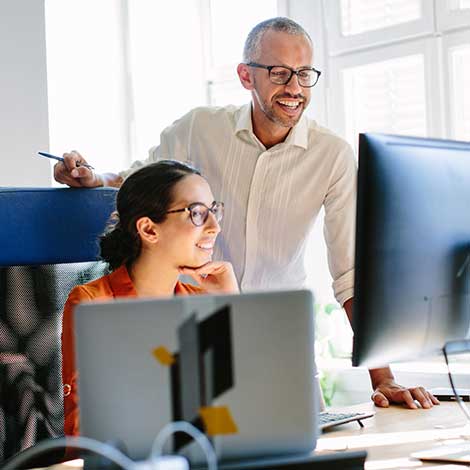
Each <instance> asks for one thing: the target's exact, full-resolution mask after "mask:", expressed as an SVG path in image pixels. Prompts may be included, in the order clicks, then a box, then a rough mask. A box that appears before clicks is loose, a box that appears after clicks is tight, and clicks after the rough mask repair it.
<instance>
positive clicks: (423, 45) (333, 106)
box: [328, 38, 444, 150]
mask: <svg viewBox="0 0 470 470" xmlns="http://www.w3.org/2000/svg"><path fill="white" fill-rule="evenodd" d="M416 54H423V56H424V75H425V77H431V78H430V79H429V80H428V81H426V82H425V86H426V90H425V97H426V98H425V99H426V105H427V112H426V114H427V115H426V128H427V132H428V133H429V134H432V135H435V136H436V137H442V136H443V135H444V129H443V122H442V119H441V117H440V116H439V113H437V112H436V111H437V109H439V100H440V97H439V95H440V92H439V93H436V92H435V90H440V89H441V88H442V80H441V79H440V74H438V73H437V74H433V73H432V71H433V70H439V69H440V66H439V62H440V61H439V57H438V54H437V51H436V50H435V48H434V47H433V40H432V38H425V39H415V40H412V41H408V42H406V43H399V44H392V45H388V46H381V47H377V48H374V49H371V50H366V51H359V52H355V53H354V54H348V55H344V56H338V57H332V58H330V67H329V70H330V88H329V89H328V116H329V117H330V123H329V125H330V127H332V128H333V130H334V131H335V132H337V133H339V134H340V135H343V136H346V131H347V126H346V116H345V113H344V103H345V97H344V82H343V72H344V70H346V69H348V68H352V67H360V66H365V65H368V64H373V63H375V62H382V61H384V60H393V59H397V58H400V57H404V56H408V55H416ZM332 124H334V125H332ZM350 143H352V142H350ZM354 144H355V147H356V150H357V145H356V143H355V142H354Z"/></svg>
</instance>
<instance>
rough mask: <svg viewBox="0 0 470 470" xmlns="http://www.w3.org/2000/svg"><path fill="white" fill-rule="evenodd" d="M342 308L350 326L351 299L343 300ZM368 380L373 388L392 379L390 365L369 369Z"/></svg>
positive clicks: (351, 314)
mask: <svg viewBox="0 0 470 470" xmlns="http://www.w3.org/2000/svg"><path fill="white" fill-rule="evenodd" d="M343 308H344V310H345V312H346V315H347V316H348V319H349V323H350V324H351V326H352V316H353V299H348V300H346V302H344V305H343ZM369 375H370V381H371V384H372V390H375V389H376V388H377V387H378V386H379V385H380V384H383V383H384V382H389V381H394V380H395V377H393V374H392V371H391V370H390V367H388V366H387V367H381V368H380V369H369Z"/></svg>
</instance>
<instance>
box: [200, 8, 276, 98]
mask: <svg viewBox="0 0 470 470" xmlns="http://www.w3.org/2000/svg"><path fill="white" fill-rule="evenodd" d="M277 3H278V2H277V0H260V1H256V2H252V1H249V0H240V1H238V2H227V1H225V0H210V2H209V7H210V32H209V35H207V39H208V42H209V44H208V47H206V50H208V51H209V57H208V82H207V83H208V95H209V100H210V104H212V105H216V106H221V105H225V104H235V105H239V104H244V103H247V102H248V101H249V100H250V94H249V93H248V92H247V91H246V90H245V89H244V88H243V87H242V86H241V84H240V82H239V79H238V76H237V72H236V67H237V64H238V63H240V62H241V61H242V59H243V46H244V44H245V39H246V37H247V35H248V33H249V32H250V30H251V28H253V26H255V25H256V24H258V23H259V22H261V21H263V20H266V19H268V18H273V17H275V16H278V15H279V11H278V6H277Z"/></svg>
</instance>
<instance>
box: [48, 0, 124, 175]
mask: <svg viewBox="0 0 470 470" xmlns="http://www.w3.org/2000/svg"><path fill="white" fill-rule="evenodd" d="M45 6H46V45H47V79H48V100H49V132H50V150H51V152H53V153H56V154H59V155H61V154H62V153H64V152H65V151H69V150H72V149H77V150H80V151H81V152H82V153H83V154H84V155H86V156H87V157H88V159H89V161H90V162H91V163H92V165H93V166H94V167H95V168H96V169H97V170H98V171H102V170H110V171H117V170H120V169H122V168H123V167H124V166H126V165H127V162H128V154H129V149H130V146H129V129H128V124H129V123H128V119H127V111H126V110H127V101H126V85H125V81H124V73H123V72H124V62H123V55H122V47H121V29H120V16H121V13H122V12H121V10H120V8H119V2H116V1H114V0H100V1H99V2H96V1H94V0H80V1H78V0H69V1H64V0H47V1H46V4H45Z"/></svg>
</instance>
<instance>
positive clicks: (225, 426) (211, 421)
mask: <svg viewBox="0 0 470 470" xmlns="http://www.w3.org/2000/svg"><path fill="white" fill-rule="evenodd" d="M199 414H200V416H201V419H202V422H203V423H204V427H205V429H206V433H207V434H208V435H209V436H217V435H220V434H237V433H238V428H237V425H236V424H235V421H234V420H233V418H232V415H231V413H230V410H229V409H228V407H227V406H203V407H202V408H200V409H199Z"/></svg>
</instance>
